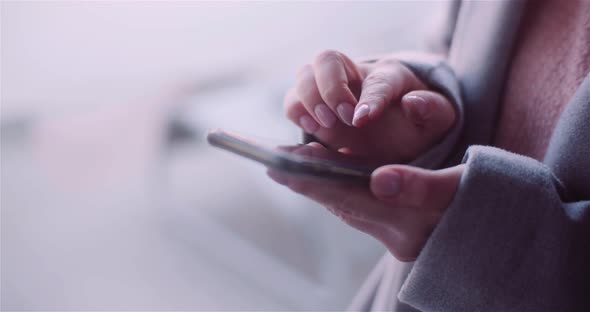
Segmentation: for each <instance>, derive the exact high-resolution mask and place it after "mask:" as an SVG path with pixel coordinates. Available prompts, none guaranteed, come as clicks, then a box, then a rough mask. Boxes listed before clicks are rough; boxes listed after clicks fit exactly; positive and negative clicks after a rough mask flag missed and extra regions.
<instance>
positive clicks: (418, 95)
mask: <svg viewBox="0 0 590 312" xmlns="http://www.w3.org/2000/svg"><path fill="white" fill-rule="evenodd" d="M284 105H285V111H286V114H287V117H288V118H289V119H290V120H291V121H293V122H294V123H295V124H297V125H299V126H300V127H301V128H303V129H304V130H305V131H306V132H307V133H311V134H313V135H315V136H316V137H317V138H318V139H319V140H320V141H321V142H322V143H323V144H324V145H326V146H327V147H328V148H330V149H333V150H340V151H343V152H346V153H350V154H356V155H359V156H364V157H366V158H370V159H373V160H375V161H381V162H382V163H399V162H408V161H411V160H413V159H415V158H416V157H417V156H419V155H420V154H422V153H423V152H425V151H426V150H428V149H429V148H430V147H431V146H432V145H434V144H436V143H437V142H438V141H440V140H441V139H442V137H443V136H444V135H445V134H446V133H447V131H448V130H449V129H450V128H451V127H452V125H453V124H454V121H455V110H454V108H453V106H452V105H451V103H449V101H448V100H447V99H446V98H445V97H444V96H443V95H441V94H440V93H437V92H434V91H431V90H428V86H426V85H425V84H424V83H423V82H422V81H420V80H419V79H418V78H417V77H416V76H415V75H414V74H413V73H412V72H411V71H410V70H409V69H408V68H406V67H405V66H404V65H402V64H401V63H400V62H398V61H396V60H395V59H393V58H389V59H388V58H384V59H381V60H380V61H378V62H377V63H374V64H355V63H354V62H353V61H352V60H350V58H348V57H347V56H346V55H344V54H342V53H340V52H337V51H324V52H322V53H320V54H319V55H318V56H317V57H316V59H315V60H314V62H313V64H308V65H305V66H303V67H302V68H301V69H300V70H299V73H298V74H297V81H296V83H295V86H294V87H293V88H292V89H291V90H290V91H289V92H288V93H287V95H286V96H285V101H284Z"/></svg>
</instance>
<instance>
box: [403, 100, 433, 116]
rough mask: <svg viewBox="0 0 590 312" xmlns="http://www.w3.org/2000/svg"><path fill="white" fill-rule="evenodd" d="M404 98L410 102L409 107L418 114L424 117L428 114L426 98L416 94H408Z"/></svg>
mask: <svg viewBox="0 0 590 312" xmlns="http://www.w3.org/2000/svg"><path fill="white" fill-rule="evenodd" d="M406 100H407V101H409V102H410V104H411V105H410V109H411V110H414V112H415V113H416V114H418V116H420V117H422V118H424V117H426V115H427V114H428V103H427V102H426V100H425V99H424V98H423V97H421V96H417V95H409V96H407V97H406Z"/></svg>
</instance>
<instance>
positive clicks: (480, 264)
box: [398, 146, 590, 311]
mask: <svg viewBox="0 0 590 312" xmlns="http://www.w3.org/2000/svg"><path fill="white" fill-rule="evenodd" d="M464 162H465V164H466V169H465V171H464V173H463V176H462V178H461V182H460V185H459V188H458V190H457V193H456V194H455V197H454V199H453V201H452V203H451V205H450V206H449V207H448V208H447V211H446V212H445V215H444V216H443V218H442V220H441V222H440V223H439V225H438V226H437V227H436V228H435V230H434V232H433V233H432V236H431V237H430V239H429V240H428V242H427V244H426V246H425V247H424V249H423V250H422V252H421V254H420V256H419V257H418V259H417V260H416V262H415V263H414V267H413V269H412V271H411V272H410V274H409V276H408V279H407V280H406V282H405V284H404V286H403V287H402V290H401V292H400V293H399V295H398V298H399V299H400V300H401V301H402V302H406V303H408V304H410V305H411V306H413V307H415V308H417V309H419V310H422V311H572V310H583V309H584V308H585V309H586V310H587V309H588V308H589V307H590V305H589V302H588V301H589V300H588V297H589V296H588V293H587V290H588V289H590V274H589V273H590V272H589V271H590V269H589V268H590V235H589V234H590V233H589V232H590V230H589V229H590V198H586V199H580V198H578V199H576V201H573V200H571V199H570V198H568V194H567V191H566V190H565V189H564V187H563V186H562V183H560V181H559V180H558V179H557V178H556V177H555V175H554V174H553V173H552V172H551V170H550V169H549V168H548V167H547V166H545V165H544V164H542V163H540V162H538V161H536V160H534V159H531V158H528V157H524V156H519V155H516V154H512V153H509V152H506V151H503V150H500V149H497V148H493V147H484V146H472V147H470V148H469V149H468V151H467V153H466V155H465V158H464ZM584 292H586V293H584Z"/></svg>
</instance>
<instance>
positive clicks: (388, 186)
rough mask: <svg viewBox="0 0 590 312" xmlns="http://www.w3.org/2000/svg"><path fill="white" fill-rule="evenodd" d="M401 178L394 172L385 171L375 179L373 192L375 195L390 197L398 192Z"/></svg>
mask: <svg viewBox="0 0 590 312" xmlns="http://www.w3.org/2000/svg"><path fill="white" fill-rule="evenodd" d="M400 184H401V177H400V175H399V173H397V172H395V171H387V172H383V173H381V174H379V175H378V176H376V177H375V181H374V184H373V191H374V192H375V194H376V195H379V196H384V197H392V196H395V195H397V193H399V190H400Z"/></svg>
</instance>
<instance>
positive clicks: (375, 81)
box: [363, 71, 391, 88]
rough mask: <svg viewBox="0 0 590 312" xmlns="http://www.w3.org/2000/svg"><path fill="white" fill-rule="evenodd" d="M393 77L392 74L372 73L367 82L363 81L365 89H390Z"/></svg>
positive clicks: (366, 79)
mask: <svg viewBox="0 0 590 312" xmlns="http://www.w3.org/2000/svg"><path fill="white" fill-rule="evenodd" d="M390 86H391V77H390V74H389V73H387V72H383V71H378V72H374V73H371V74H370V75H369V76H367V78H365V81H363V88H368V87H390Z"/></svg>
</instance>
